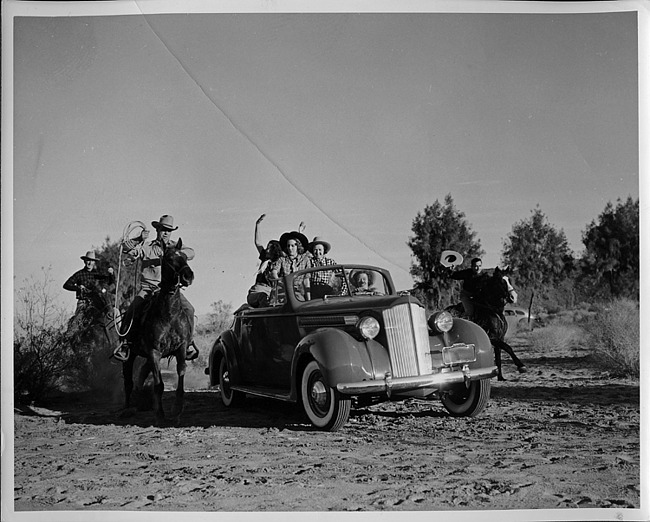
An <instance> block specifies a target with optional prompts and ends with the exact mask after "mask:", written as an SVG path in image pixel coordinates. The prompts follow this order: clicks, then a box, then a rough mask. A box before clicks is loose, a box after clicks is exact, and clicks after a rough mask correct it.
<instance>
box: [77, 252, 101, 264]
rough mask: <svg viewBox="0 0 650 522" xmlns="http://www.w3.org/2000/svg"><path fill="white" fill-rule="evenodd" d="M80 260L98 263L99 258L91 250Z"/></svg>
mask: <svg viewBox="0 0 650 522" xmlns="http://www.w3.org/2000/svg"><path fill="white" fill-rule="evenodd" d="M81 259H83V260H84V261H99V258H98V257H97V255H96V254H95V252H93V251H92V250H88V252H86V255H85V256H81Z"/></svg>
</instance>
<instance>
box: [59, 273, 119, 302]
mask: <svg viewBox="0 0 650 522" xmlns="http://www.w3.org/2000/svg"><path fill="white" fill-rule="evenodd" d="M114 280H115V278H114V276H113V274H108V273H107V274H102V273H100V272H99V271H97V270H86V268H82V269H81V270H77V271H76V272H75V273H74V274H72V275H71V276H70V277H69V278H68V280H67V281H66V282H65V283H63V288H64V290H70V291H71V292H75V293H76V295H77V299H88V296H87V295H84V294H83V293H82V290H81V287H82V286H84V287H86V288H87V289H89V290H96V291H99V289H100V288H101V286H102V284H105V285H111V284H113V282H114Z"/></svg>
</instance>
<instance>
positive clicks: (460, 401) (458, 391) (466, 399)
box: [442, 379, 492, 417]
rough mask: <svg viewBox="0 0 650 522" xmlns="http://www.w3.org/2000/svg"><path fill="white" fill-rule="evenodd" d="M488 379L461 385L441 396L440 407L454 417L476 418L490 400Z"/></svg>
mask: <svg viewBox="0 0 650 522" xmlns="http://www.w3.org/2000/svg"><path fill="white" fill-rule="evenodd" d="M491 386H492V384H491V382H490V379H481V380H480V381H472V382H471V383H470V385H469V388H468V387H466V386H465V385H464V384H461V385H459V386H457V387H455V388H453V389H452V390H450V391H449V392H448V393H445V394H444V395H443V396H442V405H443V406H444V407H445V409H446V410H447V411H448V412H449V413H450V414H451V415H452V416H454V417H476V416H477V415H478V414H479V413H481V412H482V411H483V410H484V409H485V407H486V406H487V403H488V400H489V399H490V389H491Z"/></svg>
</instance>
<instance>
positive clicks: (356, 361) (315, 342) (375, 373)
mask: <svg viewBox="0 0 650 522" xmlns="http://www.w3.org/2000/svg"><path fill="white" fill-rule="evenodd" d="M305 355H309V356H310V358H313V359H314V360H315V361H316V362H317V363H318V365H319V366H320V369H321V372H323V378H324V380H325V382H326V383H327V384H328V385H329V386H331V387H333V388H335V387H336V385H337V384H341V383H348V382H358V381H363V380H369V379H376V378H378V377H382V378H383V376H384V375H385V373H386V372H387V371H389V370H390V359H389V357H388V352H387V351H386V349H385V348H384V347H383V346H382V345H381V344H380V343H378V342H377V341H373V340H369V341H366V340H358V339H356V338H355V337H353V336H352V335H350V334H349V333H347V332H344V331H341V330H339V329H336V328H322V329H319V330H316V331H314V332H312V333H310V334H309V335H307V336H305V337H304V338H303V339H302V340H301V341H300V343H299V344H298V346H297V349H296V352H295V356H294V361H293V368H294V372H293V374H294V375H299V371H300V366H299V365H300V361H301V360H303V358H304V356H305Z"/></svg>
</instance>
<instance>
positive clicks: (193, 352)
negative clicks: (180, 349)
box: [185, 341, 199, 361]
mask: <svg viewBox="0 0 650 522" xmlns="http://www.w3.org/2000/svg"><path fill="white" fill-rule="evenodd" d="M198 356H199V349H198V348H197V347H196V344H194V341H192V342H190V344H188V345H187V348H186V349H185V360H186V361H193V360H194V359H196V358H197V357H198Z"/></svg>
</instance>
